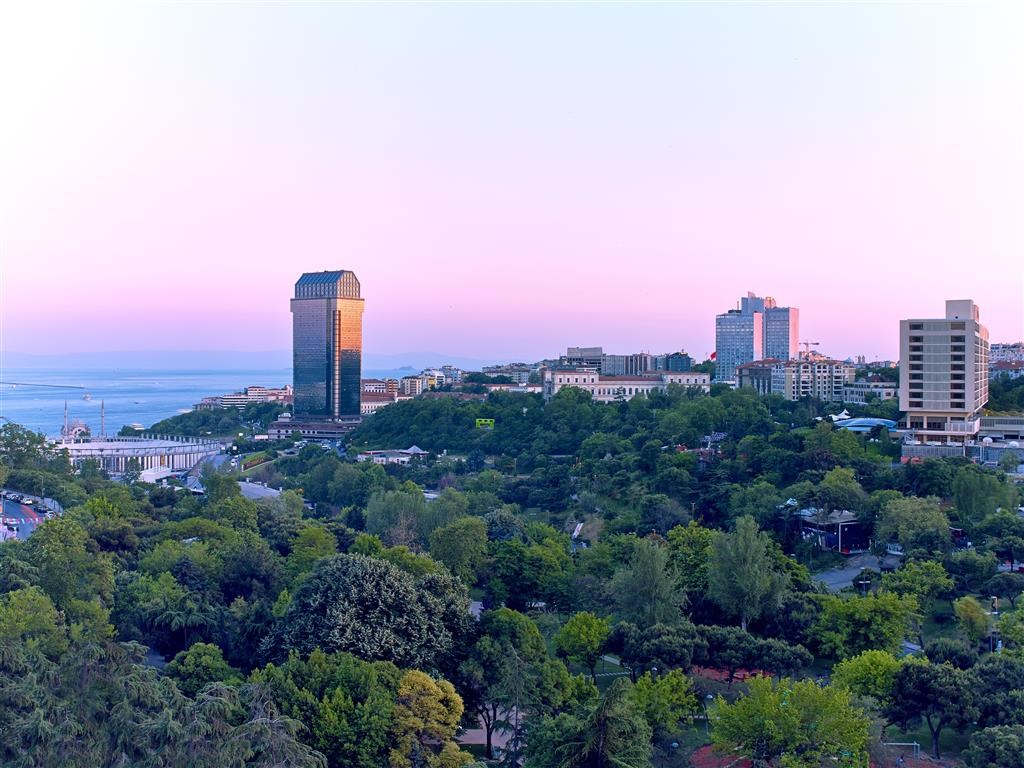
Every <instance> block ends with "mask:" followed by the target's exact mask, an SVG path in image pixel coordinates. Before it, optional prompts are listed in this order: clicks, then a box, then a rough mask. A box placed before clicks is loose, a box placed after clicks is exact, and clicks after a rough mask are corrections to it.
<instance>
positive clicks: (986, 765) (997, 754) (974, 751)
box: [963, 725, 1024, 768]
mask: <svg viewBox="0 0 1024 768" xmlns="http://www.w3.org/2000/svg"><path fill="white" fill-rule="evenodd" d="M963 758H964V762H965V763H966V764H967V768H1024V725H997V726H994V727H991V728H984V729H982V730H980V731H977V732H976V733H974V734H973V735H972V736H971V743H970V745H969V746H968V747H967V750H966V751H965V752H964V753H963Z"/></svg>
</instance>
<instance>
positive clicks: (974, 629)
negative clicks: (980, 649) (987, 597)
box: [953, 595, 989, 645]
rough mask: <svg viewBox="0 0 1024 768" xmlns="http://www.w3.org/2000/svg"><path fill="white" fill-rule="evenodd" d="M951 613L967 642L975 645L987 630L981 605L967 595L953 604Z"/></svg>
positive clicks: (987, 626)
mask: <svg viewBox="0 0 1024 768" xmlns="http://www.w3.org/2000/svg"><path fill="white" fill-rule="evenodd" d="M953 612H954V613H955V614H956V618H957V622H958V623H959V624H960V629H961V631H962V632H963V633H964V634H965V635H967V639H968V640H970V641H971V642H972V643H974V644H975V645H977V644H978V641H979V640H981V638H983V637H984V636H985V634H986V633H987V632H988V629H989V620H988V616H986V615H985V609H984V608H983V607H982V605H981V603H979V602H978V601H977V600H976V599H975V598H973V597H971V596H970V595H967V596H965V597H961V598H960V599H959V600H957V601H955V602H954V603H953Z"/></svg>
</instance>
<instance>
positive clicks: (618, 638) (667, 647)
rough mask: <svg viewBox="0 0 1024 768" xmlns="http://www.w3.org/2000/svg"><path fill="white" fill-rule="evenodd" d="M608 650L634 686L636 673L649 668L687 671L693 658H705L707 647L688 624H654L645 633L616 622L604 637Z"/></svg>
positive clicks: (693, 627)
mask: <svg viewBox="0 0 1024 768" xmlns="http://www.w3.org/2000/svg"><path fill="white" fill-rule="evenodd" d="M608 650H609V651H610V652H612V653H616V654H618V656H619V661H620V662H621V663H622V664H623V665H624V666H626V667H627V668H628V669H629V673H630V678H631V679H632V680H633V682H634V683H635V682H636V678H637V674H638V672H639V671H643V670H646V669H650V668H651V667H660V668H661V669H671V668H679V669H682V670H688V669H689V668H690V665H691V664H692V663H693V659H694V656H696V655H701V656H703V655H705V654H706V652H707V644H706V643H705V642H704V640H703V639H702V638H701V636H700V634H699V633H698V631H697V628H696V627H695V626H694V625H693V624H691V623H690V622H688V621H682V622H680V623H678V624H655V625H654V626H651V627H648V628H647V629H640V628H639V627H637V626H636V625H635V624H630V623H628V622H620V623H619V624H617V625H616V626H615V628H614V629H613V630H612V633H611V635H609V637H608Z"/></svg>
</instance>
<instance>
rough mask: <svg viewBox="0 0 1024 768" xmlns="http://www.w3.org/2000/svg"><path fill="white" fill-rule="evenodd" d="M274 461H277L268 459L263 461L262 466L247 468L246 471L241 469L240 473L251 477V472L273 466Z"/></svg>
mask: <svg viewBox="0 0 1024 768" xmlns="http://www.w3.org/2000/svg"><path fill="white" fill-rule="evenodd" d="M275 461H277V459H270V460H269V461H264V462H263V463H262V464H257V465H256V466H253V467H249V468H248V469H243V470H242V471H241V473H242V474H243V475H251V474H252V473H253V472H255V471H256V470H257V469H260V468H261V467H269V466H273V464H274V462H275Z"/></svg>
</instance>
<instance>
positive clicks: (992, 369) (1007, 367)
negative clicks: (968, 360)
mask: <svg viewBox="0 0 1024 768" xmlns="http://www.w3.org/2000/svg"><path fill="white" fill-rule="evenodd" d="M1000 376H1005V377H1006V378H1008V379H1019V378H1021V377H1022V376H1024V360H1000V361H999V362H998V363H990V364H989V367H988V377H989V378H990V379H998V378H999V377H1000Z"/></svg>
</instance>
